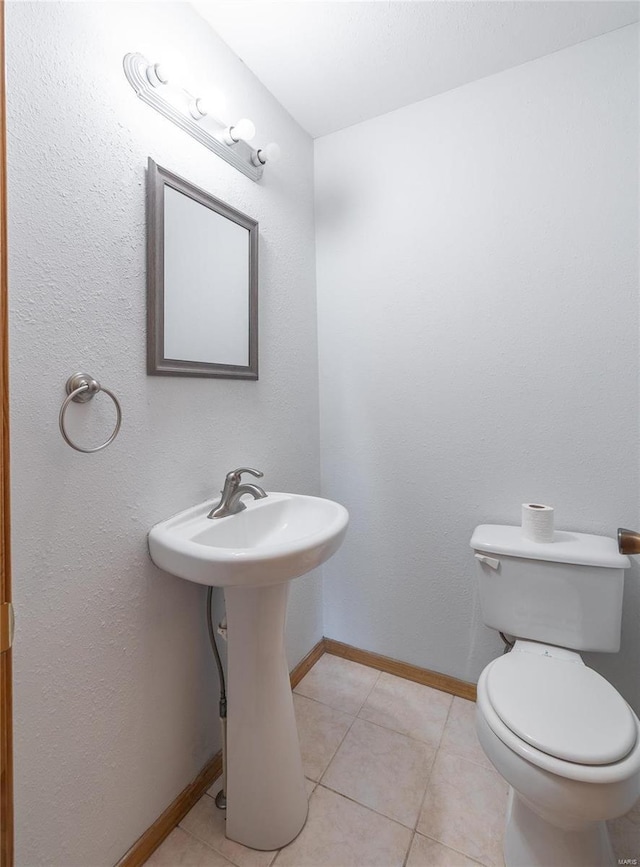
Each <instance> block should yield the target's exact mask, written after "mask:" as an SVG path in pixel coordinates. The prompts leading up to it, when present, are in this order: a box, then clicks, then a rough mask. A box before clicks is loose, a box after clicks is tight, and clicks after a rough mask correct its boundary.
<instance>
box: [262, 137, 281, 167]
mask: <svg viewBox="0 0 640 867" xmlns="http://www.w3.org/2000/svg"><path fill="white" fill-rule="evenodd" d="M264 155H265V157H266V158H267V160H268V162H270V163H276V162H278V160H279V159H280V157H281V155H282V151H281V150H280V145H279V144H276V142H274V141H271V142H269V144H268V145H267V146H266V148H265V149H264Z"/></svg>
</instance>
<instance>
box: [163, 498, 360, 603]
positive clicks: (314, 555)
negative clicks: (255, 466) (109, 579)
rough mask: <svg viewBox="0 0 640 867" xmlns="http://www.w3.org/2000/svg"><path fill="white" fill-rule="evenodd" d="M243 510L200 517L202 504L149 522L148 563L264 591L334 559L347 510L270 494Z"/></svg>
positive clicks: (204, 510) (205, 506)
mask: <svg viewBox="0 0 640 867" xmlns="http://www.w3.org/2000/svg"><path fill="white" fill-rule="evenodd" d="M243 502H245V504H246V506H247V508H246V509H245V510H244V511H243V512H239V513H238V514H237V515H229V516H228V517H227V518H214V519H210V518H207V515H208V514H209V512H210V511H211V507H212V502H211V500H207V502H206V503H201V504H200V505H199V506H193V507H192V508H190V509H186V510H185V511H184V512H180V513H179V514H178V515H174V517H173V518H169V519H168V520H167V521H162V522H161V523H160V524H156V525H155V527H153V529H152V530H151V532H150V533H149V552H150V554H151V559H152V560H153V562H154V563H155V564H156V566H159V567H160V568H161V569H164V570H165V571H166V572H171V574H172V575H177V576H178V577H179V578H186V579H187V580H188V581H195V582H197V583H198V584H208V585H213V586H214V587H229V586H268V585H270V584H280V583H282V582H283V581H289V580H290V579H291V578H297V577H299V576H300V575H304V574H305V573H306V572H309V571H310V570H311V569H314V568H315V567H316V566H319V565H320V564H321V563H324V561H325V560H327V559H328V558H329V557H331V555H332V554H334V553H335V552H336V551H337V550H338V548H339V547H340V545H341V544H342V540H343V538H344V535H345V533H346V530H347V524H348V521H349V513H348V512H347V510H346V509H345V508H344V506H341V505H340V504H339V503H334V502H333V501H332V500H324V499H322V498H320V497H305V496H302V495H300V494H283V493H276V492H271V493H269V494H268V496H267V497H265V498H264V499H260V500H252V499H250V498H249V497H245V498H244V500H243Z"/></svg>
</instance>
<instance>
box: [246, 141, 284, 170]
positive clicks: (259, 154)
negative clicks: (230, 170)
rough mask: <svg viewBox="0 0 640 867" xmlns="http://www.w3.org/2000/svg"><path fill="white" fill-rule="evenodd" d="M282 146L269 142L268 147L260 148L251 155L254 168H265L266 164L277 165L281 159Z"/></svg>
mask: <svg viewBox="0 0 640 867" xmlns="http://www.w3.org/2000/svg"><path fill="white" fill-rule="evenodd" d="M280 153H281V151H280V145H277V144H276V143H275V142H274V141H272V142H269V144H268V145H267V146H266V147H263V148H258V149H257V150H255V151H254V152H253V153H252V155H251V162H252V163H253V164H254V166H263V165H265V163H275V162H277V160H279V159H280Z"/></svg>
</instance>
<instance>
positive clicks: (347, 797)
mask: <svg viewBox="0 0 640 867" xmlns="http://www.w3.org/2000/svg"><path fill="white" fill-rule="evenodd" d="M318 786H321V787H322V788H323V789H325V790H326V791H327V792H332V793H333V794H334V795H339V796H340V797H341V798H344V799H345V800H346V801H351V803H352V804H357V805H358V807H362V809H363V810H369V812H370V813H375V814H376V816H380V817H381V818H382V819H387V821H389V822H393V823H394V824H395V825H399V826H400V827H401V828H404V830H405V831H409V833H411V834H413V833H414V829H413V828H412V827H411V826H410V825H405V824H404V822H400V820H399V819H392V818H391V816H387V815H386V814H385V813H381V812H380V810H376V809H375V807H370V806H369V805H368V804H363V803H362V801H358V800H356V799H355V798H353V797H352V796H351V795H345V793H344V792H339V791H338V790H337V789H332V788H331V786H327V785H326V784H325V783H318Z"/></svg>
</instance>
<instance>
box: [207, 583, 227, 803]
mask: <svg viewBox="0 0 640 867" xmlns="http://www.w3.org/2000/svg"><path fill="white" fill-rule="evenodd" d="M212 600H213V587H209V589H208V590H207V627H208V629H209V641H210V642H211V649H212V650H213V655H214V657H215V660H216V665H217V667H218V677H219V679H220V701H219V703H218V709H219V716H220V730H221V732H222V788H221V789H220V791H219V792H218V794H217V795H216V799H215V800H216V807H217V808H218V809H219V810H226V809H227V693H226V691H225V684H224V669H223V668H222V660H221V659H220V651H219V650H218V644H217V642H216V634H215V631H214V629H213V618H212V616H211V602H212Z"/></svg>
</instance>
